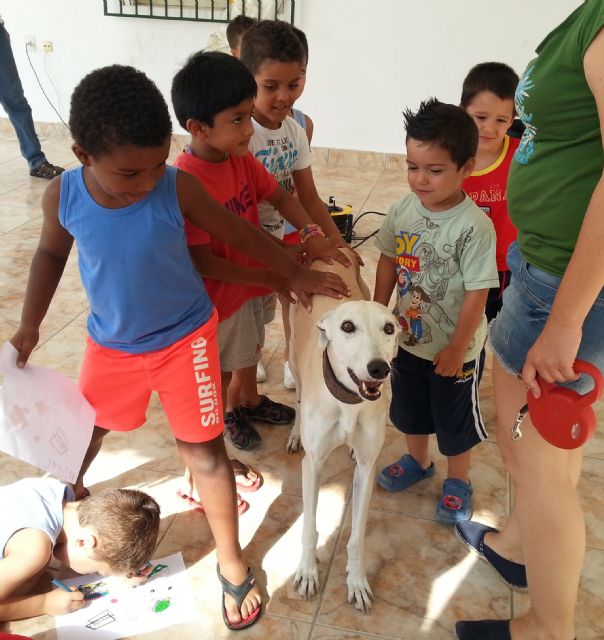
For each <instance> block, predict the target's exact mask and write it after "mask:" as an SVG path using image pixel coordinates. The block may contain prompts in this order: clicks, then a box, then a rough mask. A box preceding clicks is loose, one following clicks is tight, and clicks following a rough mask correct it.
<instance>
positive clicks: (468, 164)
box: [374, 99, 498, 524]
mask: <svg viewBox="0 0 604 640" xmlns="http://www.w3.org/2000/svg"><path fill="white" fill-rule="evenodd" d="M405 122H406V125H407V172H408V180H409V186H410V187H411V190H412V192H413V193H411V194H410V195H408V196H405V197H404V198H402V199H401V200H400V201H399V202H397V203H395V204H394V205H393V206H392V207H391V209H390V211H389V212H388V215H387V216H386V219H385V220H384V223H383V224H382V227H381V229H380V231H379V232H378V235H377V237H376V246H377V247H378V249H379V250H380V253H381V256H380V258H379V261H378V267H377V272H376V279H375V293H374V299H375V300H376V301H377V302H381V303H382V304H384V305H387V304H388V302H389V300H390V296H391V294H392V291H393V289H394V287H395V286H398V287H399V291H398V295H397V303H396V307H395V314H396V315H397V316H398V317H399V319H400V323H401V326H403V328H404V329H405V331H404V332H403V333H402V334H401V337H400V338H399V350H398V354H397V356H396V358H395V360H394V363H393V376H392V402H391V405H390V418H391V420H392V423H393V424H394V426H395V427H396V428H397V429H399V431H402V432H403V433H404V434H405V438H406V441H407V448H408V450H409V453H406V454H404V455H403V456H402V457H401V458H400V459H399V460H397V461H396V462H393V463H392V464H390V465H388V466H387V467H385V468H384V469H383V470H382V471H381V473H380V474H379V476H378V483H379V484H380V486H382V487H383V488H385V489H386V490H388V491H402V490H404V489H407V488H408V487H410V486H411V485H413V484H415V483H416V482H419V481H421V480H425V479H427V478H430V477H431V476H433V475H434V463H433V462H432V460H431V458H430V454H429V452H428V442H429V435H430V434H431V433H436V438H437V442H438V447H439V449H440V451H441V453H443V454H444V455H445V456H447V467H448V469H447V477H446V479H445V481H444V483H443V491H442V495H441V497H440V500H439V502H438V505H437V508H436V517H437V519H438V520H439V521H440V522H442V523H444V524H455V523H456V522H459V521H460V520H468V519H469V518H470V517H471V515H472V485H471V483H470V478H469V471H470V458H471V451H472V448H473V447H474V446H475V445H476V444H478V443H479V442H481V441H482V440H484V439H486V437H487V434H486V431H485V428H484V425H483V422H482V417H481V415H480V409H479V405H478V384H479V382H480V378H481V375H482V366H483V362H484V343H485V338H486V319H485V315H484V309H485V302H486V298H487V294H488V291H489V288H490V287H493V286H496V285H497V282H498V281H497V268H496V264H495V233H494V230H493V223H492V222H491V221H490V220H489V219H488V218H487V217H486V216H485V215H484V214H483V213H482V212H481V211H480V209H479V208H478V207H477V206H476V205H475V204H474V203H473V202H472V199H471V198H469V197H468V196H467V195H466V194H465V193H464V191H463V190H462V188H461V186H462V183H463V181H464V180H465V179H466V178H467V177H468V176H469V175H470V174H471V173H472V169H473V167H474V156H475V155H476V147H477V144H478V132H477V130H476V125H475V124H474V122H473V121H472V118H470V116H469V115H468V114H467V113H465V112H464V111H463V109H461V108H460V107H456V106H454V105H450V104H443V103H442V102H438V101H437V100H434V99H432V100H428V101H426V102H423V103H422V104H421V105H420V107H419V110H418V111H417V113H413V112H411V111H409V110H407V111H406V112H405ZM403 269H405V270H406V271H405V276H407V274H409V278H408V279H409V280H410V282H407V277H405V278H404V279H399V278H398V271H401V270H403ZM401 281H403V282H404V283H405V284H404V290H402V288H401V287H402V286H403V285H401ZM405 333H406V337H405Z"/></svg>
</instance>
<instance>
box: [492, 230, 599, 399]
mask: <svg viewBox="0 0 604 640" xmlns="http://www.w3.org/2000/svg"><path fill="white" fill-rule="evenodd" d="M508 267H509V268H510V271H511V273H512V279H511V282H510V285H509V286H508V287H507V288H506V290H505V291H504V292H503V307H502V308H501V311H500V312H499V315H498V316H497V317H496V318H495V320H493V322H492V323H491V324H490V326H489V339H490V342H491V347H492V348H493V351H494V353H495V355H496V357H497V359H498V360H499V362H500V363H501V365H502V366H503V367H504V369H506V370H508V371H509V372H510V373H513V374H515V375H519V374H520V373H521V371H522V367H523V366H524V362H525V360H526V356H527V354H528V352H529V349H530V348H531V347H532V346H533V344H534V343H535V341H536V340H537V338H538V337H539V335H540V334H541V332H542V331H543V327H544V326H545V323H546V322H547V319H548V318H549V314H550V311H551V309H552V304H553V301H554V297H555V295H556V293H557V291H558V287H559V285H560V281H561V280H562V278H561V277H559V276H556V275H553V274H551V273H548V272H547V271H543V270H541V269H539V268H538V267H535V266H533V265H532V264H529V263H528V262H526V261H525V260H524V258H523V257H522V255H521V253H520V249H519V248H518V243H517V242H514V243H513V244H512V245H510V249H509V251H508ZM560 340H564V336H560ZM577 358H579V359H581V360H587V361H588V362H591V363H592V364H593V365H595V366H596V367H598V369H600V371H602V372H604V289H603V290H602V291H600V295H599V296H598V297H597V299H596V301H595V303H594V305H593V307H592V308H591V310H590V312H589V313H588V314H587V317H586V318H585V322H584V323H583V338H582V340H581V345H580V347H579V352H578V354H577ZM565 386H568V387H570V388H572V389H575V390H576V391H579V392H580V393H585V392H587V391H589V390H590V389H591V388H592V387H593V381H592V379H591V378H590V377H588V376H582V377H581V378H580V379H579V380H576V381H573V382H569V383H566V384H565Z"/></svg>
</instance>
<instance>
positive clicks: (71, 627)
mask: <svg viewBox="0 0 604 640" xmlns="http://www.w3.org/2000/svg"><path fill="white" fill-rule="evenodd" d="M152 564H153V566H154V567H155V566H157V565H165V567H164V568H162V569H161V571H159V572H157V573H156V574H154V575H152V576H151V577H150V578H149V579H148V580H147V581H146V582H144V583H143V584H142V585H140V586H138V587H135V588H131V587H128V586H126V585H124V584H123V583H121V582H120V581H119V579H116V578H103V577H101V576H100V575H98V574H94V575H88V576H80V577H79V578H72V579H70V580H65V581H64V582H65V583H66V584H67V585H70V586H77V587H80V588H81V590H83V591H84V592H85V593H94V594H96V597H94V599H91V600H88V601H87V604H86V605H85V606H84V607H83V608H82V609H78V610H77V611H73V612H72V613H68V614H65V615H62V616H57V617H56V618H55V620H56V628H57V640H118V638H127V637H129V636H134V635H136V636H138V635H141V634H143V633H149V632H151V631H156V630H157V629H162V628H165V627H169V626H172V625H175V624H181V623H184V622H192V621H193V620H195V619H196V617H197V614H196V607H195V598H194V597H193V591H192V589H191V585H190V583H189V579H188V576H187V573H186V571H185V565H184V562H183V559H182V554H181V553H180V552H178V553H175V554H173V555H171V556H166V557H165V558H158V559H157V560H153V561H152ZM82 585H85V587H82Z"/></svg>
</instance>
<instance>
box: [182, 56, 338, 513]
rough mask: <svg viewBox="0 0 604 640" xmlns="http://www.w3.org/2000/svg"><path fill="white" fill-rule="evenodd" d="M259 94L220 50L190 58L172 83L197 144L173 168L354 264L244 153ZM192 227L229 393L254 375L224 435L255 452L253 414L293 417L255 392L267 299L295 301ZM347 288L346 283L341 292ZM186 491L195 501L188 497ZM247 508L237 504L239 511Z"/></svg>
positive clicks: (313, 247) (250, 479) (230, 399)
mask: <svg viewBox="0 0 604 640" xmlns="http://www.w3.org/2000/svg"><path fill="white" fill-rule="evenodd" d="M255 96H256V82H255V80H254V78H253V76H252V75H251V73H250V72H249V71H248V70H247V68H246V67H245V65H243V63H241V62H240V61H239V60H237V59H235V58H234V57H231V56H229V55H226V54H223V53H218V52H199V53H196V54H194V55H193V56H191V58H190V59H189V60H188V62H187V63H186V65H185V66H184V67H183V68H182V69H181V70H180V71H179V72H178V73H177V74H176V76H175V77H174V81H173V84H172V102H173V105H174V111H175V113H176V117H177V118H178V121H179V123H180V124H181V126H182V127H183V128H186V129H187V130H188V131H189V133H190V134H191V143H190V144H189V145H188V146H187V147H186V148H185V150H184V151H183V152H182V153H181V154H180V155H179V156H178V158H177V159H176V161H175V165H176V166H177V167H178V168H180V169H182V170H183V171H186V172H188V173H191V174H192V175H194V176H196V177H197V178H198V179H199V180H200V181H201V182H202V183H203V185H204V187H205V188H206V190H207V191H208V193H209V194H210V195H211V196H212V197H213V198H214V199H215V200H218V201H219V202H220V203H222V204H224V206H225V207H226V208H227V209H230V210H231V211H233V212H234V213H236V214H237V215H239V216H240V217H243V218H244V219H246V220H248V221H249V222H250V223H251V224H253V225H254V226H256V227H260V221H259V218H258V203H259V202H261V201H263V200H266V201H268V202H270V203H271V204H272V206H274V207H275V208H276V209H278V210H279V211H280V212H281V214H282V215H283V217H285V218H286V219H288V220H290V221H291V222H292V224H293V225H294V226H295V227H296V228H298V229H303V235H305V236H306V238H307V240H306V242H305V243H304V246H303V251H304V252H305V253H306V254H308V257H309V258H311V259H314V258H323V259H326V260H331V259H335V260H338V261H340V262H348V261H347V259H346V258H345V256H344V255H343V254H341V253H340V251H339V250H338V249H337V248H336V247H335V246H334V245H333V244H332V243H331V242H330V241H329V240H327V239H326V238H325V237H324V234H323V232H322V231H320V228H319V227H318V225H314V224H313V223H312V220H311V218H310V217H309V216H308V214H307V213H306V211H305V210H304V209H303V207H302V206H301V205H300V203H299V201H298V200H297V199H296V198H294V197H293V196H292V195H291V194H289V193H288V192H286V191H285V190H284V189H282V188H281V187H280V186H279V185H278V183H277V181H276V180H275V178H274V177H273V176H271V175H270V174H269V173H268V172H267V171H266V169H265V168H264V167H263V166H262V164H261V163H260V162H259V161H258V160H256V159H255V158H254V157H253V156H252V154H251V153H250V152H249V151H248V143H249V140H250V137H251V135H252V133H253V127H252V124H251V113H252V107H253V103H254V98H255ZM186 231H187V239H188V243H189V250H190V252H191V256H192V258H193V262H194V263H195V266H196V267H197V270H198V271H199V273H200V274H201V275H202V276H203V279H204V284H205V287H206V290H207V292H208V294H209V296H210V298H211V300H212V302H213V303H214V306H215V307H216V309H217V311H218V317H219V321H220V324H219V327H218V346H219V352H220V365H221V379H222V388H223V390H226V389H227V387H229V383H230V382H231V378H232V374H233V373H234V372H236V371H242V370H250V371H253V374H252V376H251V379H252V380H253V381H254V388H253V389H247V388H246V389H241V390H240V389H233V385H231V387H230V388H229V391H228V396H227V397H226V398H225V400H224V405H225V408H226V413H225V430H226V434H227V437H228V438H229V439H230V441H231V442H232V444H233V445H234V446H236V447H237V448H239V449H243V450H249V449H252V448H254V447H255V446H257V445H258V444H259V442H260V434H259V433H258V432H257V431H256V429H255V428H254V426H253V425H252V423H251V421H250V419H249V418H252V419H254V420H259V421H265V422H269V423H272V424H286V423H288V422H291V420H293V418H294V417H295V412H294V410H293V409H292V408H291V407H288V406H286V405H283V404H280V403H277V402H273V401H272V400H270V399H269V398H267V397H266V396H260V395H258V392H257V388H256V386H255V371H256V365H257V363H258V360H259V358H260V345H261V344H262V343H263V342H264V316H263V311H262V297H261V296H263V295H267V294H268V293H270V292H271V291H273V290H276V291H279V292H280V293H283V294H285V295H286V296H287V297H288V298H289V294H288V293H287V291H286V287H285V280H284V279H283V277H282V276H281V275H280V274H278V273H276V272H274V271H271V270H269V269H267V268H265V267H264V266H263V265H261V264H258V263H257V262H254V261H253V260H251V259H250V258H249V257H248V256H246V255H244V254H242V253H241V252H239V251H237V250H236V249H234V248H233V247H231V246H230V245H228V244H225V243H224V242H221V241H219V240H218V239H217V238H214V237H211V236H210V235H208V234H207V233H206V232H204V231H202V230H201V229H198V228H196V227H194V226H192V225H187V227H186ZM267 235H268V234H267ZM274 241H275V242H276V243H277V244H282V243H281V242H280V241H278V240H274ZM297 250H298V249H297V248H296V251H297ZM342 284H343V283H342ZM338 286H339V285H338ZM344 292H345V290H344V289H342V290H341V291H340V292H339V293H344ZM337 293H338V292H334V295H336V294H337ZM248 377H250V376H248ZM233 463H234V467H235V474H236V476H239V478H236V479H237V484H238V487H239V489H240V490H243V491H245V490H250V489H253V488H256V487H257V486H258V485H259V481H260V478H259V477H258V475H257V474H256V473H255V472H254V471H253V470H251V471H250V469H249V467H248V468H246V467H245V465H242V464H241V463H239V462H238V461H235V460H234V461H233ZM185 497H186V499H190V498H191V495H190V494H188V495H187V496H185ZM244 508H245V503H244V502H243V501H241V500H240V511H241V510H243V509H244Z"/></svg>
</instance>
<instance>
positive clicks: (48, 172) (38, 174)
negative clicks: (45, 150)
mask: <svg viewBox="0 0 604 640" xmlns="http://www.w3.org/2000/svg"><path fill="white" fill-rule="evenodd" d="M63 171H65V169H63V167H57V165H55V164H50V162H48V160H44V162H43V163H42V164H39V165H38V166H37V167H34V168H33V169H31V171H30V172H29V175H30V176H33V177H34V178H44V180H52V179H53V178H55V177H56V176H58V175H60V174H61V173H63Z"/></svg>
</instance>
